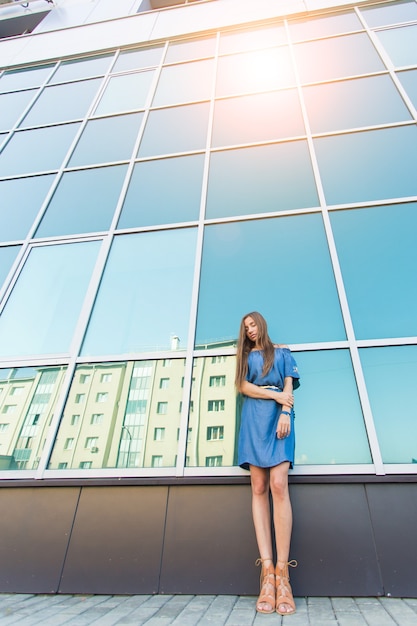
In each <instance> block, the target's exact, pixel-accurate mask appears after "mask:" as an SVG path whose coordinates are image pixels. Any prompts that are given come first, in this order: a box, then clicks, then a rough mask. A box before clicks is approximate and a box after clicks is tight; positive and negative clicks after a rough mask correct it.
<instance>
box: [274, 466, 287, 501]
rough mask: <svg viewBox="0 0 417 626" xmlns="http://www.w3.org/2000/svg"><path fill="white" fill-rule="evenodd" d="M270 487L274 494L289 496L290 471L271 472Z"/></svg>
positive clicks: (280, 496)
mask: <svg viewBox="0 0 417 626" xmlns="http://www.w3.org/2000/svg"><path fill="white" fill-rule="evenodd" d="M270 488H271V493H272V495H273V496H275V497H277V498H281V499H282V498H286V497H287V496H288V473H287V472H286V471H275V472H271V478H270Z"/></svg>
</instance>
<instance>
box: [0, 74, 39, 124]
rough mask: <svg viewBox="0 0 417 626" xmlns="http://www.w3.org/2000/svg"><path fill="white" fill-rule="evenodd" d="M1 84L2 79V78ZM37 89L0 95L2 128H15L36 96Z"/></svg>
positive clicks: (0, 121)
mask: <svg viewBox="0 0 417 626" xmlns="http://www.w3.org/2000/svg"><path fill="white" fill-rule="evenodd" d="M0 84H1V80H0ZM35 93H36V91H35V90H33V89H32V90H27V91H15V92H14V93H7V94H4V95H2V96H0V130H9V128H13V126H14V125H15V124H16V122H17V121H18V119H19V118H20V117H21V116H22V115H23V112H24V110H25V109H26V107H27V106H28V104H29V102H30V101H31V100H32V98H33V97H34V95H35Z"/></svg>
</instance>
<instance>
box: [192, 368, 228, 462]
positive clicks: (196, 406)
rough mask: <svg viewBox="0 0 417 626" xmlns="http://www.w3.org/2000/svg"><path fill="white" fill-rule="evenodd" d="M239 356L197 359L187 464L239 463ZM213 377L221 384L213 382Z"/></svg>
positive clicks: (194, 372) (194, 370)
mask: <svg viewBox="0 0 417 626" xmlns="http://www.w3.org/2000/svg"><path fill="white" fill-rule="evenodd" d="M235 370H236V357H235V356H224V357H219V360H217V358H216V357H211V356H210V357H204V358H198V359H194V367H193V385H192V391H191V403H190V411H189V422H188V438H187V455H186V458H187V467H209V466H211V465H212V463H211V462H210V461H208V459H211V458H213V457H216V458H217V462H216V463H215V465H217V466H219V465H221V466H222V467H231V466H233V465H237V449H235V446H236V443H237V437H238V432H239V419H238V415H237V411H238V410H239V407H238V406H237V402H236V387H235ZM213 377H216V379H217V380H219V377H221V379H220V380H221V384H220V386H215V385H213V384H212V380H213Z"/></svg>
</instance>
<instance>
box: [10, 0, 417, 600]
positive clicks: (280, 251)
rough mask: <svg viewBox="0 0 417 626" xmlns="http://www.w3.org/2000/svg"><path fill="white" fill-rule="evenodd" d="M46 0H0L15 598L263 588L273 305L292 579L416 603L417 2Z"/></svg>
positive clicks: (311, 589) (320, 588)
mask: <svg viewBox="0 0 417 626" xmlns="http://www.w3.org/2000/svg"><path fill="white" fill-rule="evenodd" d="M27 4H28V6H27V7H23V6H22V5H21V4H19V3H14V2H11V1H10V2H3V3H1V4H0V63H1V66H0V498H1V504H2V510H5V511H7V512H8V513H7V514H6V515H5V517H4V519H3V521H2V522H0V525H1V529H2V535H3V537H4V540H5V546H6V547H5V550H6V552H5V555H6V556H7V555H9V557H10V559H9V560H10V564H7V565H6V564H5V563H6V561H7V559H6V561H5V562H4V564H3V565H2V566H1V567H0V591H11V592H15V591H17V592H18V591H22V592H72V593H157V592H161V593H238V594H255V593H256V592H257V586H256V585H257V581H256V570H255V569H254V568H253V570H254V571H251V568H250V566H249V567H248V563H250V562H251V559H252V557H253V559H255V558H256V556H257V555H256V545H255V540H254V536H253V530H252V526H251V519H250V487H249V476H248V473H247V472H246V471H244V470H242V469H241V468H239V467H238V466H237V438H238V432H239V419H240V406H241V402H242V398H240V397H237V396H236V391H235V387H234V370H235V352H236V337H237V333H238V327H239V323H240V319H241V317H242V316H243V315H244V314H245V313H247V312H249V311H252V310H259V311H261V312H262V313H263V315H264V316H265V317H266V319H267V320H268V323H269V331H270V335H271V337H272V338H273V340H274V341H276V342H279V343H287V344H289V345H290V347H291V349H292V351H293V353H294V356H295V358H296V360H297V363H298V366H299V370H300V373H301V381H302V384H301V387H300V389H299V390H297V393H296V405H295V408H296V416H297V419H296V441H297V443H296V463H295V467H294V469H293V470H292V472H291V490H292V500H293V504H294V514H295V515H294V519H295V526H294V537H293V549H292V551H293V552H294V556H295V557H296V558H297V560H298V561H299V562H300V567H299V569H298V570H297V571H296V572H295V573H294V575H293V581H294V585H293V586H294V590H295V593H296V594H298V595H387V594H390V595H398V596H407V595H415V591H414V593H413V591H412V580H413V574H412V572H413V565H412V564H413V562H414V561H415V558H416V557H417V553H416V549H415V547H414V544H415V542H414V540H413V539H412V536H413V533H414V530H413V529H414V527H415V522H416V521H417V505H416V502H417V499H416V497H415V496H416V484H417V478H416V477H417V474H416V465H415V463H416V461H415V459H416V458H417V410H416V408H415V407H416V406H417V386H416V384H415V381H416V379H417V290H416V287H415V275H416V269H417V246H416V233H417V176H416V165H415V164H416V162H417V43H416V42H417V2H416V1H415V0H402V1H397V2H386V1H378V0H363V1H358V2H356V3H354V2H347V1H346V2H344V1H343V0H342V1H341V0H338V1H337V2H331V1H330V0H329V1H328V2H327V1H323V0H305V1H301V0H300V1H298V0H297V1H294V2H287V1H285V0H278V1H276V0H274V1H273V0H257V2H253V1H250V0H239V1H238V0H182V1H180V0H176V1H175V0H164V1H162V0H119V2H116V3H115V2H112V1H111V0H96V1H95V2H90V1H87V0H79V1H78V2H73V1H71V0H56V1H55V2H53V3H52V2H46V1H45V0H32V1H30V2H29V3H27ZM27 510H38V511H39V515H38V516H37V518H36V521H35V522H33V521H32V520H31V519H30V518H29V516H28V515H26V514H25V513H24V512H25V511H27ZM115 527H117V528H118V529H122V531H123V532H121V533H119V534H118V535H117V538H116V537H115V533H114V528H115ZM51 528H53V529H54V531H53V532H52V533H51V534H48V532H45V529H51ZM393 528H395V530H396V533H395V536H396V539H395V540H394V542H393V539H392V529H393ZM16 529H17V530H16ZM399 529H401V532H397V531H398V530H399ZM12 530H13V532H12ZM342 537H343V540H342V541H341V538H342ZM387 542H388V543H389V545H390V546H391V548H390V549H389V550H388V551H387V549H386V545H387ZM33 546H37V547H36V548H33V550H32V552H30V554H31V556H30V558H29V564H28V565H27V567H26V568H23V567H22V564H21V561H20V560H19V558H15V556H14V555H16V554H19V553H20V551H22V554H23V553H24V552H27V550H28V547H30V548H31V549H32V547H33ZM8 551H9V552H8ZM16 551H17V552H16ZM45 553H48V554H49V555H50V556H49V560H48V563H46V561H45V559H44V557H43V556H42V555H43V554H45ZM114 555H118V556H117V558H116V557H114ZM225 557H226V560H227V562H228V563H230V565H229V566H228V568H226V570H225V571H222V572H220V573H219V571H218V570H219V566H218V563H219V559H221V561H222V562H224V559H225ZM200 560H202V561H204V563H205V564H206V565H205V568H206V573H205V574H204V575H202V573H201V572H200V565H199V563H200ZM399 561H401V565H399ZM341 563H343V567H342V568H341V565H340V564H341ZM340 568H341V569H342V570H343V572H342V573H341V572H340ZM242 571H244V572H245V574H243V575H242ZM313 573H314V575H313ZM410 577H411V580H410ZM34 581H35V582H34Z"/></svg>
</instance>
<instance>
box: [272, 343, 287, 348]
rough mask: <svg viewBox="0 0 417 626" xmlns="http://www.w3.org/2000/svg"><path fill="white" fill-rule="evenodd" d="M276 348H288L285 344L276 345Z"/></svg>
mask: <svg viewBox="0 0 417 626" xmlns="http://www.w3.org/2000/svg"><path fill="white" fill-rule="evenodd" d="M274 348H288V346H287V344H285V343H274ZM288 349H289V348H288Z"/></svg>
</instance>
